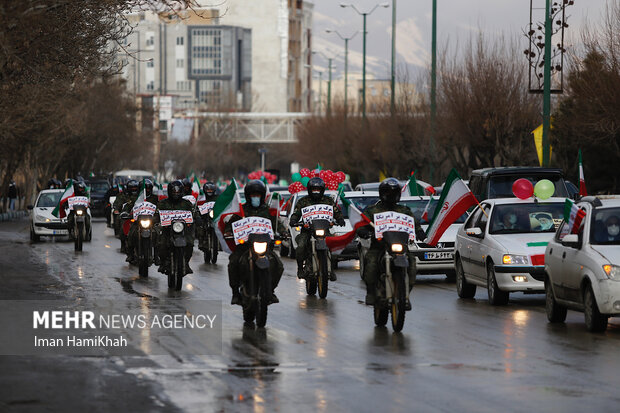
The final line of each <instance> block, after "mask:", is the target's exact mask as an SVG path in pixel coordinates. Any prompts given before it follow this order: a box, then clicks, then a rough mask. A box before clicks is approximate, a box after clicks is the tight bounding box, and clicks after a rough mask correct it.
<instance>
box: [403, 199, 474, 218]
mask: <svg viewBox="0 0 620 413" xmlns="http://www.w3.org/2000/svg"><path fill="white" fill-rule="evenodd" d="M437 202H438V200H437V199H434V198H433V201H432V202H431V205H430V206H429V208H428V218H429V219H432V218H433V214H434V213H435V208H436V207H437ZM400 204H401V205H405V206H408V207H409V209H411V211H413V216H414V218H415V219H416V221H418V222H419V223H420V224H421V225H428V221H427V220H425V219H422V215H423V214H424V208H426V205H427V204H428V200H426V199H409V200H406V201H402V200H401V201H400ZM466 219H467V213H464V214H463V215H461V216H460V217H459V218H458V219H457V220H456V221H455V223H456V224H462V223H464V222H465V220H466Z"/></svg>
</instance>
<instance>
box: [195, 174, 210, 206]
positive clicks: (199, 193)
mask: <svg viewBox="0 0 620 413" xmlns="http://www.w3.org/2000/svg"><path fill="white" fill-rule="evenodd" d="M192 195H193V196H194V198H196V201H197V203H198V205H202V204H204V203H205V202H206V200H207V197H206V196H205V193H204V192H203V190H202V187H201V185H200V179H198V177H197V176H196V174H193V176H192Z"/></svg>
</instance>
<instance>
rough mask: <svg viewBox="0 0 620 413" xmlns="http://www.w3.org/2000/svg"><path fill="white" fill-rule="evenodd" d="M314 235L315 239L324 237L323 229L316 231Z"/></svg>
mask: <svg viewBox="0 0 620 413" xmlns="http://www.w3.org/2000/svg"><path fill="white" fill-rule="evenodd" d="M314 233H315V234H316V236H317V237H324V236H325V230H324V229H317V230H316V231H314Z"/></svg>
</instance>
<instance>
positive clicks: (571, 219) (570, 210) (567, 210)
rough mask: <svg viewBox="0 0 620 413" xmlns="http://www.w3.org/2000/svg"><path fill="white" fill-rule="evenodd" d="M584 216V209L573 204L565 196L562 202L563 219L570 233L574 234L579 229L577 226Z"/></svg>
mask: <svg viewBox="0 0 620 413" xmlns="http://www.w3.org/2000/svg"><path fill="white" fill-rule="evenodd" d="M585 216H586V211H584V210H583V209H581V208H579V207H578V206H577V205H575V203H574V202H573V200H572V199H568V198H566V202H564V221H566V223H567V224H568V228H569V231H570V233H571V234H576V233H577V232H578V231H579V226H580V225H581V222H582V221H583V218H585Z"/></svg>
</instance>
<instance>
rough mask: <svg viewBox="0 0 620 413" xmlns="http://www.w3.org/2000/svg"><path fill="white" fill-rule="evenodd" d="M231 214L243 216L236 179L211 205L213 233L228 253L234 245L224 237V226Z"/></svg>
mask: <svg viewBox="0 0 620 413" xmlns="http://www.w3.org/2000/svg"><path fill="white" fill-rule="evenodd" d="M231 215H239V216H244V215H243V207H242V205H241V200H240V199H239V194H238V193H237V181H235V180H234V179H233V180H232V182H231V183H230V185H228V186H227V187H226V189H225V190H224V192H222V194H221V195H220V196H219V197H218V198H217V200H216V201H215V205H213V222H215V223H216V226H215V233H216V234H217V238H218V240H219V241H220V245H221V246H222V248H223V249H224V251H226V252H228V253H231V252H232V251H234V250H235V247H236V245H235V241H234V240H232V239H230V240H226V239H224V228H225V227H226V223H227V222H228V220H229V219H230V218H231V217H230V216H231Z"/></svg>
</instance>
